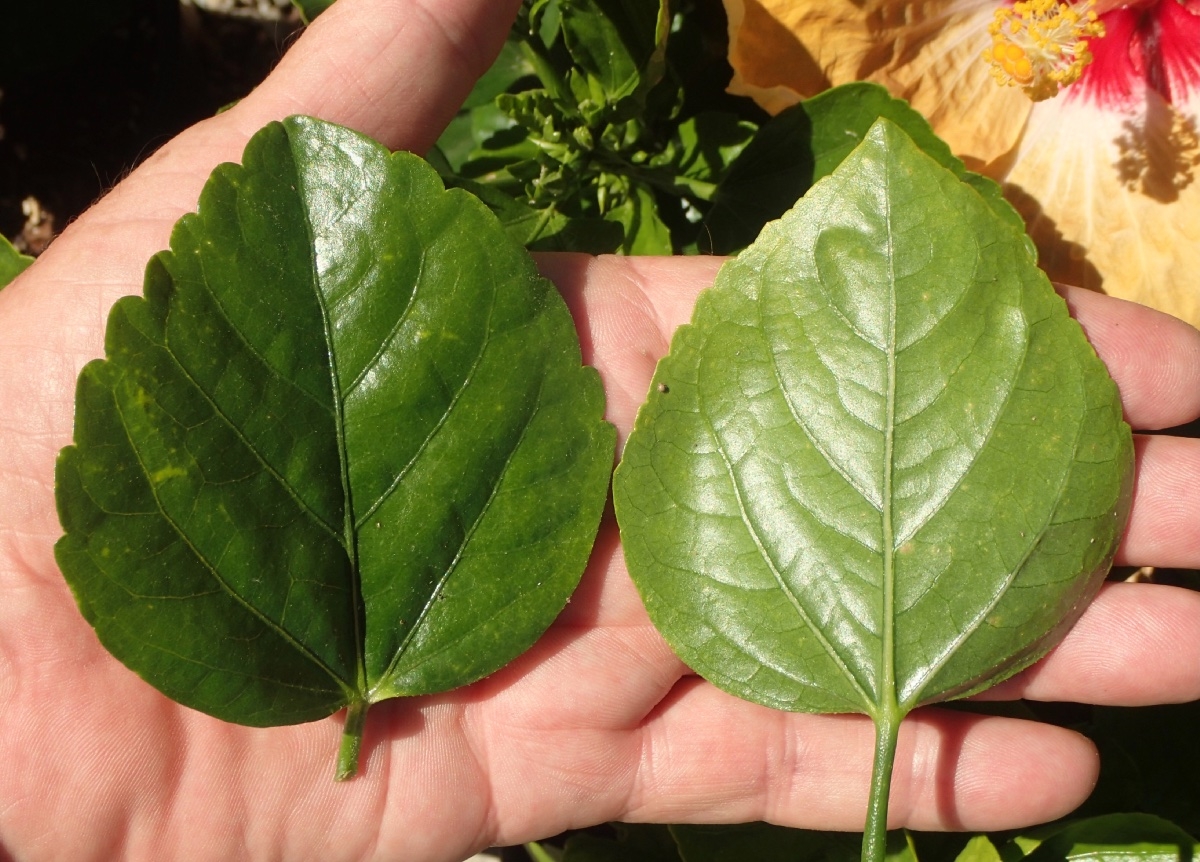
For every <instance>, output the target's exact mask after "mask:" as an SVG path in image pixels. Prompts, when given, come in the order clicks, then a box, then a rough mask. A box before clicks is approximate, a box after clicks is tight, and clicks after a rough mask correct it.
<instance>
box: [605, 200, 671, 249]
mask: <svg viewBox="0 0 1200 862" xmlns="http://www.w3.org/2000/svg"><path fill="white" fill-rule="evenodd" d="M604 217H605V218H606V219H607V220H608V221H610V222H613V223H615V224H619V225H621V226H622V227H623V228H624V229H625V240H624V242H623V243H622V244H621V249H620V251H621V253H622V254H670V253H671V231H670V229H669V228H668V227H667V226H666V224H664V223H663V220H662V219H661V218H660V217H659V215H658V202H657V201H656V200H655V199H654V192H652V191H651V190H650V189H649V188H647V187H646V186H644V185H642V184H641V183H638V182H630V183H628V184H627V192H626V196H625V200H624V201H623V202H622V203H620V204H618V205H617V206H615V207H613V208H612V209H610V210H609V211H608V212H607V213H605V215H604Z"/></svg>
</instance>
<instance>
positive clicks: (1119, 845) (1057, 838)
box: [1005, 814, 1200, 862]
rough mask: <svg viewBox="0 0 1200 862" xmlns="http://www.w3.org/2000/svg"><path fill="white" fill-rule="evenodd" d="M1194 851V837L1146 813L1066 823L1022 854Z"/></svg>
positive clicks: (1146, 860)
mask: <svg viewBox="0 0 1200 862" xmlns="http://www.w3.org/2000/svg"><path fill="white" fill-rule="evenodd" d="M1027 846H1028V845H1027ZM1198 851H1200V844H1197V843H1196V839H1195V838H1194V837H1193V836H1192V835H1190V834H1188V833H1187V832H1185V831H1184V830H1182V829H1180V828H1179V827H1178V826H1176V825H1175V824H1174V823H1171V822H1170V821H1169V820H1163V819H1162V818H1161V817H1154V816H1153V815H1150V814H1109V815H1106V816H1103V817H1093V818H1090V819H1087V820H1078V821H1076V822H1074V823H1069V824H1067V825H1066V826H1065V827H1063V828H1061V829H1059V830H1057V831H1055V832H1053V833H1052V834H1050V835H1047V836H1044V837H1043V839H1042V840H1041V841H1040V842H1038V843H1037V844H1036V846H1034V847H1033V848H1032V849H1030V850H1028V852H1027V855H1025V856H1024V857H1022V858H1023V859H1024V860H1025V862H1076V861H1077V860H1078V862H1083V860H1088V862H1190V860H1192V859H1194V858H1195V857H1196V854H1197V852H1198ZM1005 855H1006V858H1013V857H1012V855H1011V854H1005Z"/></svg>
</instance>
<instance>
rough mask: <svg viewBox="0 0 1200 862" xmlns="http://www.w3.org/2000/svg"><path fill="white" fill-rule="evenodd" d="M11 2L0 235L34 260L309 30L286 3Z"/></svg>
mask: <svg viewBox="0 0 1200 862" xmlns="http://www.w3.org/2000/svg"><path fill="white" fill-rule="evenodd" d="M10 3H11V4H14V8H13V9H11V10H10V9H6V8H5V9H2V10H0V11H2V12H3V18H4V20H5V24H4V25H3V26H2V27H0V233H2V234H4V235H5V236H6V237H8V238H9V239H10V240H12V241H13V242H14V244H15V245H16V246H17V247H18V249H20V250H21V251H24V252H26V253H27V254H34V255H36V254H38V253H40V252H41V251H42V249H43V248H44V247H45V245H46V244H47V243H48V242H49V240H50V239H51V238H52V236H53V235H54V234H55V233H56V232H58V231H59V230H61V229H62V227H63V226H65V225H66V224H67V223H69V222H70V221H71V220H72V219H73V218H75V217H76V216H77V215H79V214H80V213H81V212H83V210H85V209H87V207H88V206H89V205H90V204H92V203H93V202H94V201H95V200H97V199H98V198H99V197H100V196H101V195H103V194H104V192H106V191H107V190H108V189H109V188H111V187H112V186H113V185H114V184H115V183H116V182H118V181H119V180H120V179H121V178H122V177H123V176H124V175H125V174H127V173H128V172H129V171H130V170H132V169H133V168H134V167H136V166H137V164H138V163H139V162H141V161H142V160H143V159H145V158H146V157H147V156H149V155H150V154H151V153H153V152H154V151H155V150H156V149H157V148H158V147H160V146H161V145H163V144H164V143H166V142H167V141H168V140H170V139H171V138H172V137H173V136H174V135H175V134H176V133H178V132H179V131H180V130H182V129H184V128H186V127H187V126H189V125H191V124H193V123H195V122H197V121H199V120H202V119H204V118H205V117H210V116H212V115H213V114H214V113H216V112H217V111H218V110H219V109H220V108H222V107H224V106H226V105H228V104H230V103H231V102H234V101H236V100H237V99H240V98H241V97H242V96H244V95H246V94H247V93H248V92H250V90H252V89H253V88H254V87H255V86H256V85H257V84H258V83H259V82H260V81H262V79H263V78H264V77H265V76H266V74H267V73H268V72H269V71H270V70H271V69H272V68H273V67H274V65H275V63H276V62H278V60H279V57H281V56H282V54H283V51H284V50H285V49H286V47H287V46H288V45H289V44H290V43H291V41H292V40H293V39H294V38H295V35H296V34H297V33H298V31H299V30H300V28H301V26H302V22H301V20H300V17H299V15H298V14H297V13H296V11H295V10H294V9H293V8H292V6H291V4H290V2H289V0H108V2H106V3H101V4H96V3H94V0H79V2H70V0H68V1H67V2H55V3H42V2H36V3H24V2H19V0H0V7H6V6H8V5H9V4H10ZM89 7H90V8H89ZM97 7H103V8H102V10H101V12H99V13H98V12H97V11H96V10H97Z"/></svg>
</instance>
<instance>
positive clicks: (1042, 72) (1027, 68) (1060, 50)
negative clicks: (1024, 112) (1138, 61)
mask: <svg viewBox="0 0 1200 862" xmlns="http://www.w3.org/2000/svg"><path fill="white" fill-rule="evenodd" d="M1094 3H1095V0H1085V2H1083V3H1078V4H1075V3H1069V2H1061V0H1018V2H1016V3H1014V4H1013V5H1012V6H1004V7H1001V8H1000V9H997V10H996V15H995V18H994V19H993V20H992V23H991V24H989V25H988V32H989V33H991V34H992V44H991V47H990V48H988V49H987V50H986V51H984V52H983V57H984V59H985V60H987V61H988V62H989V63H991V64H992V69H991V71H992V77H993V78H995V79H996V82H997V83H999V84H1000V85H1002V86H1005V87H1020V88H1021V89H1022V90H1024V91H1025V94H1026V95H1028V96H1029V98H1030V99H1032V100H1033V101H1035V102H1040V101H1042V100H1043V99H1049V98H1051V97H1053V96H1057V95H1058V91H1059V90H1060V89H1062V88H1063V87H1065V86H1067V85H1068V84H1072V83H1074V82H1075V81H1077V80H1079V76H1080V75H1082V74H1083V70H1084V68H1085V67H1086V66H1087V65H1088V63H1090V62H1092V52H1091V51H1090V50H1088V43H1087V40H1088V39H1094V38H1099V37H1100V36H1103V35H1104V24H1102V23H1101V22H1100V21H1098V20H1097V19H1096V13H1095V12H1094V11H1093V10H1092V6H1093V5H1094Z"/></svg>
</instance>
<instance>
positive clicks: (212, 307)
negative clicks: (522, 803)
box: [56, 118, 613, 725]
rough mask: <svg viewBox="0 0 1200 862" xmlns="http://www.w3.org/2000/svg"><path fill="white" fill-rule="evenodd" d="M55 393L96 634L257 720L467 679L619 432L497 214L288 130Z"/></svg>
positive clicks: (531, 611) (73, 524) (586, 523)
mask: <svg viewBox="0 0 1200 862" xmlns="http://www.w3.org/2000/svg"><path fill="white" fill-rule="evenodd" d="M106 355H107V359H105V360H98V361H96V362H93V363H91V364H89V365H88V366H87V367H86V368H85V369H84V371H83V373H82V374H81V376H80V380H79V386H78V390H77V402H76V403H77V406H76V427H75V445H74V446H72V447H68V448H66V449H64V450H63V452H62V454H61V456H60V460H59V466H58V474H57V483H58V486H57V493H58V505H59V512H60V517H61V520H62V523H63V526H64V528H65V530H66V535H65V536H64V537H63V538H62V539H61V540H60V542H59V544H58V545H57V547H56V553H57V558H58V561H59V564H60V566H61V568H62V570H63V573H64V574H65V576H66V578H67V580H68V582H69V583H70V585H71V587H72V589H73V591H74V592H75V595H76V598H77V600H78V602H79V605H80V608H81V609H82V611H83V613H84V615H85V616H86V617H87V618H88V620H89V621H90V622H91V623H92V624H93V625H94V626H95V628H96V631H97V633H98V634H99V636H100V638H101V640H102V641H103V642H104V644H105V646H106V647H107V648H108V649H109V650H110V651H111V652H113V653H114V654H115V655H116V656H117V657H118V658H119V659H120V660H121V661H123V662H124V663H125V664H126V665H128V666H129V667H130V668H132V669H133V670H135V671H136V672H137V673H139V674H141V675H142V676H143V677H145V678H146V679H147V680H148V681H150V682H151V683H152V684H153V685H155V686H156V687H158V688H159V689H160V690H162V691H163V692H165V693H166V694H167V695H169V696H170V697H172V698H174V699H176V700H178V701H180V702H182V703H184V704H186V705H188V706H191V707H194V708H196V709H200V710H203V711H204V712H207V713H210V714H212V715H215V716H217V717H219V718H222V719H225V720H228V721H234V722H239V723H243V724H251V725H276V724H287V723H293V722H302V721H308V720H312V719H316V718H320V717H323V716H325V715H328V714H330V713H332V712H334V711H335V710H337V709H339V708H341V707H343V706H350V707H351V709H352V712H355V714H356V715H361V711H362V707H363V706H364V705H365V704H367V703H374V702H377V701H379V700H382V699H385V698H389V697H394V696H398V695H412V694H420V693H427V692H436V691H441V690H445V689H449V688H453V687H456V686H459V685H462V684H465V683H468V682H471V681H473V680H475V679H478V678H480V677H482V676H484V675H486V674H488V673H490V672H492V671H494V670H496V669H497V668H498V667H500V666H502V665H503V664H505V663H506V662H508V661H509V660H511V659H512V658H513V657H515V656H516V655H517V654H519V653H520V652H522V651H523V650H524V649H525V648H527V647H528V646H529V645H530V644H532V643H533V641H534V640H535V639H536V638H537V637H538V635H539V634H540V633H541V632H542V631H543V630H544V629H545V628H546V627H547V626H548V625H549V624H550V622H551V621H552V620H553V619H554V617H555V616H556V615H557V613H558V612H559V610H561V608H562V607H563V605H564V603H565V602H566V600H567V598H568V596H569V595H570V593H571V591H572V590H573V588H574V586H575V585H576V583H577V581H578V578H579V576H580V574H581V572H582V570H583V566H584V564H585V562H586V560H587V557H588V554H589V552H590V548H591V543H592V539H593V537H594V535H595V531H596V529H597V525H598V522H599V517H600V511H601V508H602V506H603V504H604V498H605V491H606V485H607V474H608V470H609V468H610V465H611V459H612V447H613V431H612V429H611V427H610V426H609V425H607V424H606V423H604V422H603V421H602V419H601V415H602V411H603V396H602V391H601V388H600V383H599V379H598V377H597V375H596V374H595V373H594V371H593V370H592V369H590V368H585V367H582V366H581V364H580V355H579V344H578V340H577V337H576V334H575V329H574V325H573V322H572V320H571V317H570V315H569V313H568V311H567V309H566V306H565V304H564V303H563V302H562V299H561V297H559V295H558V294H557V292H556V291H555V289H554V287H553V286H552V285H551V284H549V282H547V281H545V280H544V279H541V278H540V277H539V276H538V275H537V272H536V270H535V269H534V266H533V263H532V261H531V260H530V259H529V257H528V256H527V255H526V254H525V252H524V251H523V250H522V249H520V247H519V246H517V245H516V244H514V243H512V242H511V241H510V240H508V239H507V238H506V237H505V235H504V231H503V229H502V228H501V227H500V225H499V224H498V223H497V222H496V220H495V218H494V217H493V216H492V215H491V213H490V212H489V211H488V210H487V209H486V208H485V207H484V206H483V205H482V204H480V203H479V202H478V201H477V200H476V199H474V198H473V197H471V196H470V195H468V194H466V193H465V192H460V191H450V192H447V191H444V190H443V189H442V186H441V183H440V181H439V179H438V178H437V175H436V174H435V173H434V172H433V170H432V169H431V168H429V167H428V166H427V165H426V164H425V163H424V162H422V161H421V160H420V159H417V158H416V157H414V156H411V155H409V154H403V153H400V154H395V155H391V154H389V153H388V152H387V151H386V150H385V149H384V148H383V147H381V146H379V145H378V144H376V143H374V142H373V141H370V140H368V139H366V138H364V137H362V136H360V135H357V134H355V133H353V132H350V131H349V130H346V129H344V128H341V127H337V126H333V125H330V124H326V123H322V122H319V121H316V120H311V119H307V118H292V119H289V120H287V121H285V122H284V123H282V124H279V123H276V124H272V125H270V126H268V127H267V128H265V129H264V130H262V131H261V132H260V133H259V134H258V135H256V136H255V137H254V138H253V140H252V141H251V142H250V144H249V145H248V146H247V149H246V153H245V158H244V165H223V166H221V167H219V168H218V169H217V170H216V171H215V172H214V174H213V176H212V178H211V179H210V180H209V182H208V184H207V185H206V187H205V189H204V192H203V194H202V196H201V199H200V206H199V211H198V213H197V214H192V215H188V216H185V217H184V218H183V219H182V220H181V221H180V222H179V223H178V225H177V226H176V229H175V231H174V234H173V236H172V240H171V250H170V251H168V252H163V253H161V254H159V255H158V256H156V257H155V258H154V259H153V260H152V261H151V263H150V265H149V267H148V270H147V275H146V288H145V297H144V298H142V297H127V298H125V299H123V300H121V301H120V302H119V303H118V304H117V305H116V306H115V307H114V309H113V311H112V313H111V315H110V318H109V326H108V331H107V335H106Z"/></svg>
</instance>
